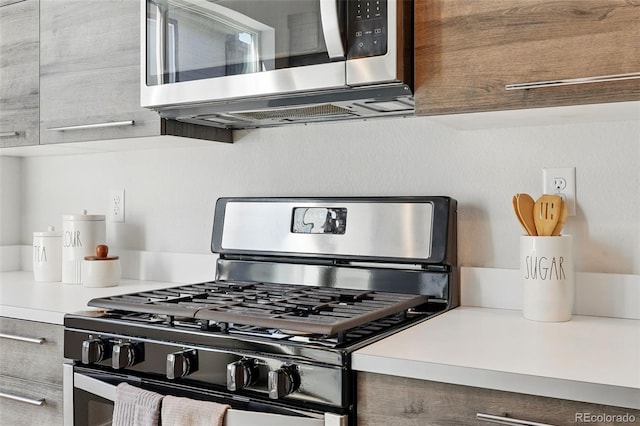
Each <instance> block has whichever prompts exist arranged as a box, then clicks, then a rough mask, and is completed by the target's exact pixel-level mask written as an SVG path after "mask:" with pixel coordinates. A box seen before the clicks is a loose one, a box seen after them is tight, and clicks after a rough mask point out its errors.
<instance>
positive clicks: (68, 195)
mask: <svg viewBox="0 0 640 426" xmlns="http://www.w3.org/2000/svg"><path fill="white" fill-rule="evenodd" d="M563 111H565V110H563ZM494 117H496V116H494ZM550 118H553V117H550ZM627 118H628V117H627ZM611 120H615V117H610V116H609V117H606V118H603V120H602V121H599V120H595V119H594V120H592V121H589V122H585V121H584V120H582V121H580V122H576V123H572V122H570V121H571V120H568V121H569V122H568V123H567V124H546V125H538V124H536V125H529V126H525V125H513V126H511V127H499V128H496V127H492V128H488V129H468V130H467V129H457V128H453V127H451V126H450V125H448V124H443V123H442V122H440V121H437V120H435V119H434V118H433V117H416V118H407V119H403V118H398V119H392V118H390V119H383V120H374V121H362V122H344V123H325V124H315V125H308V126H292V127H282V128H269V129H257V130H252V131H238V132H236V134H235V136H236V142H235V143H234V144H206V145H196V146H189V147H186V148H181V147H166V148H165V149H141V150H132V151H113V152H91V153H86V154H78V155H56V156H34V157H24V158H21V159H13V160H12V161H17V162H18V163H19V164H20V167H18V168H17V170H16V171H15V173H14V174H15V176H13V177H10V179H3V182H2V192H3V195H4V194H5V191H7V193H8V192H10V188H11V187H12V185H15V182H20V183H19V186H20V188H21V189H20V191H19V196H20V197H19V198H20V199H16V200H15V201H16V202H17V203H18V205H19V210H20V214H19V217H20V221H21V224H16V223H12V224H11V225H13V226H17V227H19V229H20V232H19V238H18V241H17V242H13V243H11V242H3V244H16V243H17V244H23V245H29V244H31V239H32V233H33V232H34V231H41V230H44V229H47V227H48V226H49V225H54V226H61V220H62V219H61V218H62V215H64V214H72V213H74V212H79V211H81V210H83V209H87V210H88V211H89V212H90V213H95V214H98V213H105V212H106V209H107V201H108V194H109V191H110V190H112V189H124V190H125V193H126V212H125V222H124V223H107V239H108V241H107V242H108V244H109V245H110V247H112V248H113V250H117V249H122V250H140V251H150V252H180V253H202V254H207V253H210V239H211V228H212V222H213V208H214V204H215V200H216V199H217V198H218V197H221V196H322V195H326V196H354V195H356V196H357V195H367V196H371V195H449V196H452V197H453V198H455V199H457V200H458V203H459V205H458V208H459V218H458V224H459V225H458V230H459V235H458V255H459V263H460V264H461V265H462V266H474V267H488V268H507V269H514V268H517V267H518V254H517V252H518V250H517V248H518V241H519V235H520V234H521V232H522V231H521V229H520V225H519V224H518V222H517V220H516V218H515V216H514V215H513V212H512V206H511V198H512V196H513V194H515V193H517V192H529V193H531V194H532V195H540V194H541V192H542V169H543V168H548V167H575V168H576V182H577V183H576V185H577V215H576V216H575V217H570V218H569V219H568V220H567V224H566V227H565V232H567V233H570V234H573V235H574V241H575V255H576V268H577V271H578V272H600V273H618V274H639V273H640V218H639V216H638V214H639V213H638V212H640V193H639V192H638V191H637V188H638V187H640V170H639V169H638V167H637V164H638V161H639V160H640V144H639V143H638V141H639V140H640V120H638V119H625V120H616V121H611ZM114 143H116V144H117V143H119V142H114ZM122 144H123V145H126V144H125V143H124V142H122ZM4 160H7V159H4ZM87 181H90V182H91V185H87ZM5 185H6V186H5ZM603 194H606V200H616V208H615V209H611V208H610V203H608V202H607V203H603ZM2 220H4V219H2ZM3 226H4V224H3Z"/></svg>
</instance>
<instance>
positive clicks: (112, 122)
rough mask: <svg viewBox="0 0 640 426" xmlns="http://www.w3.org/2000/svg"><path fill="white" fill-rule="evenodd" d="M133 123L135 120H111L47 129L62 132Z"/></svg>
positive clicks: (130, 124) (131, 124) (122, 125)
mask: <svg viewBox="0 0 640 426" xmlns="http://www.w3.org/2000/svg"><path fill="white" fill-rule="evenodd" d="M135 123H136V122H135V121H133V120H127V121H111V122H108V123H94V124H80V125H78V126H64V127H49V128H48V129H47V130H51V131H54V132H64V131H65V130H87V129H100V128H103V127H124V126H133V125H134V124H135Z"/></svg>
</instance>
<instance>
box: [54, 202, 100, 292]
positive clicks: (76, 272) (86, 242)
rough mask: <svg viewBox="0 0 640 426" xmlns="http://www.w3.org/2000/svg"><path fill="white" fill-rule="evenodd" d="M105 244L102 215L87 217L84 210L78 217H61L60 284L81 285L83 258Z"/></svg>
mask: <svg viewBox="0 0 640 426" xmlns="http://www.w3.org/2000/svg"><path fill="white" fill-rule="evenodd" d="M105 243H106V225H105V216H104V215H89V214H87V211H86V210H84V211H83V212H82V214H79V215H65V216H63V217H62V282H63V283H65V284H81V283H82V263H83V261H84V257H85V256H90V255H92V254H94V253H95V249H96V246H97V245H99V244H105Z"/></svg>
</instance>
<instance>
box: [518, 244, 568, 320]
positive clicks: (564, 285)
mask: <svg viewBox="0 0 640 426" xmlns="http://www.w3.org/2000/svg"><path fill="white" fill-rule="evenodd" d="M520 274H521V276H522V314H523V315H524V317H525V318H527V319H530V320H534V321H549V322H560V321H569V320H570V319H571V315H572V311H573V303H574V297H575V296H574V291H575V278H574V270H573V238H572V236H571V235H561V236H549V237H531V236H527V235H522V236H520Z"/></svg>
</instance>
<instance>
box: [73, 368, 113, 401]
mask: <svg viewBox="0 0 640 426" xmlns="http://www.w3.org/2000/svg"><path fill="white" fill-rule="evenodd" d="M73 386H74V387H76V388H78V389H82V390H83V391H86V392H89V393H90V394H93V395H98V396H99V397H102V398H104V399H106V400H109V401H111V402H115V400H116V387H115V386H114V385H112V384H109V383H106V382H103V381H101V380H98V379H94V378H93V377H89V376H85V375H84V374H79V373H73Z"/></svg>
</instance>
